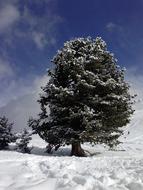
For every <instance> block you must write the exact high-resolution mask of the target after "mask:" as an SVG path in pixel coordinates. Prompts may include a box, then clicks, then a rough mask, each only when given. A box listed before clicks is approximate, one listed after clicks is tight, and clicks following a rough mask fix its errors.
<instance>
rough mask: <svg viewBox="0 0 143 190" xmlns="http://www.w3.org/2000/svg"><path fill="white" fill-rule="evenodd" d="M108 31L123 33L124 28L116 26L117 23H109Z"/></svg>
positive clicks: (107, 25)
mask: <svg viewBox="0 0 143 190" xmlns="http://www.w3.org/2000/svg"><path fill="white" fill-rule="evenodd" d="M106 29H107V30H108V31H109V32H113V31H115V30H116V31H122V30H123V28H122V26H120V25H118V24H116V23H113V22H108V23H107V24H106Z"/></svg>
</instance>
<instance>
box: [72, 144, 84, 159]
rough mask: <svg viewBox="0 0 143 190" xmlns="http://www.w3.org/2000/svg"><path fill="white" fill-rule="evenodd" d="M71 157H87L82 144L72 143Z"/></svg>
mask: <svg viewBox="0 0 143 190" xmlns="http://www.w3.org/2000/svg"><path fill="white" fill-rule="evenodd" d="M71 156H80V157H84V156H86V154H85V152H84V150H83V149H82V148H81V144H80V142H75V143H72V150H71Z"/></svg>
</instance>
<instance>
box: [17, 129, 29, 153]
mask: <svg viewBox="0 0 143 190" xmlns="http://www.w3.org/2000/svg"><path fill="white" fill-rule="evenodd" d="M30 140H32V137H31V133H30V132H29V131H27V129H24V131H23V133H22V134H21V135H19V138H18V141H17V143H16V144H17V146H18V150H19V151H21V152H23V153H30V148H29V147H28V144H29V141H30Z"/></svg>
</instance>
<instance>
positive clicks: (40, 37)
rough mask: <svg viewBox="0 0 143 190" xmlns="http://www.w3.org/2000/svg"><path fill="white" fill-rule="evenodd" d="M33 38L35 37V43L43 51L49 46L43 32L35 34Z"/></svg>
mask: <svg viewBox="0 0 143 190" xmlns="http://www.w3.org/2000/svg"><path fill="white" fill-rule="evenodd" d="M32 36H33V41H34V42H35V44H36V46H37V47H38V48H39V49H41V50H42V49H43V48H44V47H45V46H46V44H47V40H46V36H45V34H44V33H41V32H33V33H32Z"/></svg>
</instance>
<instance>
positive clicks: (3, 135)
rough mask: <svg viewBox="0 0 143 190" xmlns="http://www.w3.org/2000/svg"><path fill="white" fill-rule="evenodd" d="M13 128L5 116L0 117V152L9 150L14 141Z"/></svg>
mask: <svg viewBox="0 0 143 190" xmlns="http://www.w3.org/2000/svg"><path fill="white" fill-rule="evenodd" d="M12 127H13V123H9V121H8V119H7V118H6V117H5V116H3V117H0V150H2V149H5V148H7V147H8V144H9V143H11V142H13V141H14V139H15V138H14V135H13V134H12V132H11V131H12Z"/></svg>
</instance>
